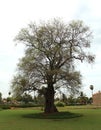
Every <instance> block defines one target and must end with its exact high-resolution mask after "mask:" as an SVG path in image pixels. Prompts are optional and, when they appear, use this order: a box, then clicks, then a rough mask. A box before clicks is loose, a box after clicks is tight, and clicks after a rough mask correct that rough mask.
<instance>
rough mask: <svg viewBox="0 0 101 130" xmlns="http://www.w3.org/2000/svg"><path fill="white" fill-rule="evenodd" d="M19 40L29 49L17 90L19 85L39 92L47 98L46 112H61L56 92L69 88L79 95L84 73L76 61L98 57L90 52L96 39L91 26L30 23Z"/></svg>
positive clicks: (51, 22) (55, 22)
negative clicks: (55, 101)
mask: <svg viewBox="0 0 101 130" xmlns="http://www.w3.org/2000/svg"><path fill="white" fill-rule="evenodd" d="M15 39H16V40H17V41H18V42H21V43H23V44H25V46H26V49H25V56H24V57H23V58H22V59H20V62H19V64H18V70H19V71H18V73H19V74H20V77H19V75H18V76H16V78H14V79H16V80H13V82H12V83H13V84H12V86H13V87H12V88H13V90H16V89H17V87H16V86H19V87H20V90H22V91H26V90H27V91H28V90H32V91H33V90H37V91H39V92H41V93H43V95H44V97H45V109H44V112H45V113H53V112H57V111H58V110H57V108H56V107H55V105H54V96H55V90H56V89H59V88H63V87H66V88H68V89H69V90H71V91H73V92H75V91H77V90H79V88H80V87H81V74H80V72H78V71H75V63H76V62H75V61H76V60H78V61H81V62H83V61H87V62H88V63H92V62H93V61H94V55H92V54H90V53H89V52H87V50H88V48H89V47H90V42H91V39H92V33H91V31H90V30H89V27H88V26H86V25H84V23H83V22H82V21H71V22H70V23H68V24H65V23H64V22H62V20H60V19H54V20H53V21H48V22H46V23H40V24H39V25H36V24H33V23H31V24H29V25H28V27H27V28H24V29H22V30H21V31H20V32H19V34H18V35H17V36H16V38H15ZM14 81H16V82H14ZM21 88H22V89H21ZM17 90H19V89H17Z"/></svg>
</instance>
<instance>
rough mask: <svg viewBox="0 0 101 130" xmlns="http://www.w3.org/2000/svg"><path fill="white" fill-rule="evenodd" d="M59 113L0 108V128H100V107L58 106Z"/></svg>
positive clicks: (35, 129) (49, 129) (23, 129)
mask: <svg viewBox="0 0 101 130" xmlns="http://www.w3.org/2000/svg"><path fill="white" fill-rule="evenodd" d="M59 110H60V111H61V113H60V114H55V115H52V116H47V115H43V114H42V113H41V110H40V109H39V108H27V109H26V108H25V109H13V110H0V130H101V109H95V108H92V107H89V108H88V107H87V108H86V107H64V108H59Z"/></svg>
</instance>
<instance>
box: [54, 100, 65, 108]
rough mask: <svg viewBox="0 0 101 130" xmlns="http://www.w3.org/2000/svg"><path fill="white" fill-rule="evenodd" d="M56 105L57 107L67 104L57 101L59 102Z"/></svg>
mask: <svg viewBox="0 0 101 130" xmlns="http://www.w3.org/2000/svg"><path fill="white" fill-rule="evenodd" d="M55 105H56V106H57V107H64V106H65V105H66V104H65V103H64V102H62V101H57V102H55Z"/></svg>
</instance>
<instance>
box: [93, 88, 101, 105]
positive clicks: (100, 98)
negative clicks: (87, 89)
mask: <svg viewBox="0 0 101 130" xmlns="http://www.w3.org/2000/svg"><path fill="white" fill-rule="evenodd" d="M93 105H96V106H101V92H100V91H99V92H97V93H95V94H93Z"/></svg>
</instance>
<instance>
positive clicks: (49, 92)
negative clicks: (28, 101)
mask: <svg viewBox="0 0 101 130" xmlns="http://www.w3.org/2000/svg"><path fill="white" fill-rule="evenodd" d="M54 94H55V92H54V87H53V84H52V85H50V84H49V85H48V88H47V89H46V93H45V109H44V112H45V113H55V112H58V110H57V108H56V106H55V105H54Z"/></svg>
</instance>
